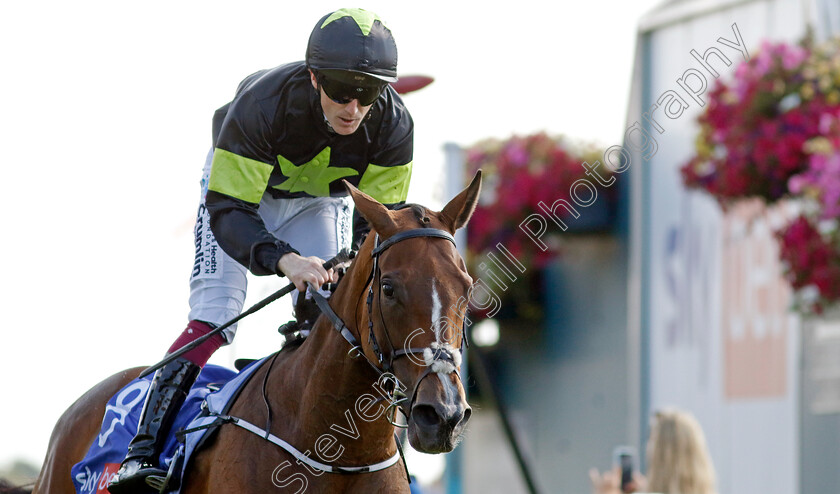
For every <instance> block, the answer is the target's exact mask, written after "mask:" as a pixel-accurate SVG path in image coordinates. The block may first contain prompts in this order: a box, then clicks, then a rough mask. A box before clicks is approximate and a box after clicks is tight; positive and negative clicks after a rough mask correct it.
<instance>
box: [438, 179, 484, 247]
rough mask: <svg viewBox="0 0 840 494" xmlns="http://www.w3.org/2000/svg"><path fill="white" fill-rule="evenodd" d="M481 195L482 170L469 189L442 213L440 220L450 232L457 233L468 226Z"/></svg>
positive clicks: (450, 203)
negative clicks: (456, 231)
mask: <svg viewBox="0 0 840 494" xmlns="http://www.w3.org/2000/svg"><path fill="white" fill-rule="evenodd" d="M480 193H481V170H478V171H477V172H475V176H474V177H473V179H472V182H470V184H469V185H468V186H467V188H466V189H464V190H462V191H461V193H460V194H458V195H457V196H455V197H454V198H452V200H451V201H449V204H447V205H446V206H445V207H444V208H443V211H441V212H440V216H441V218H440V219H441V221H443V223H444V224H445V225H446V226H447V227H449V231H450V232H452V233H455V230H457V229H459V228H461V227H462V226H464V225H466V224H467V222H468V221H469V220H470V216H472V214H473V211H475V206H476V204H478V195H479V194H480Z"/></svg>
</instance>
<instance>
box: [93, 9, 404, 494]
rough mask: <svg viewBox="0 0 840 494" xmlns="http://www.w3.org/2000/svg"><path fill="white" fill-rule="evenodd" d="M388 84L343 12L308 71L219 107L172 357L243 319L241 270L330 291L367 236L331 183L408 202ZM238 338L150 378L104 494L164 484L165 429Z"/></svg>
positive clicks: (220, 338) (367, 28)
mask: <svg viewBox="0 0 840 494" xmlns="http://www.w3.org/2000/svg"><path fill="white" fill-rule="evenodd" d="M396 80H397V46H396V43H395V42H394V38H393V36H392V34H391V31H390V30H389V29H388V28H387V27H386V26H385V24H384V23H383V22H382V20H381V19H380V18H379V17H378V16H377V15H376V14H373V13H371V12H367V11H364V10H361V9H341V10H337V11H335V12H332V13H330V14H327V15H326V16H324V17H323V18H321V19H320V20H319V21H318V23H317V24H316V25H315V28H314V29H313V31H312V34H311V35H310V38H309V43H308V46H307V49H306V60H305V62H303V61H302V62H295V63H289V64H286V65H281V66H279V67H276V68H273V69H268V70H262V71H259V72H257V73H255V74H252V75H250V76H248V77H247V78H246V79H245V80H244V81H242V83H240V85H239V88H238V89H237V91H236V95H235V97H234V98H233V101H231V102H230V103H229V104H227V105H225V106H223V107H222V108H220V109H219V110H217V112H216V114H215V116H214V119H213V149H212V150H211V152H210V153H209V155H208V157H207V162H206V164H205V167H204V174H203V177H202V180H201V185H202V198H201V199H202V200H201V203H200V205H199V208H198V217H197V220H196V226H195V243H196V258H195V264H194V266H193V271H192V275H191V277H190V313H189V323H188V325H187V328H186V329H185V330H184V331H183V333H182V334H181V335H180V336H179V337H178V339H177V340H176V341H175V343H174V344H173V345H172V346H171V347H170V348H169V353H171V352H174V351H176V350H178V349H180V348H181V347H183V346H184V345H186V344H188V343H190V342H192V341H194V340H196V339H197V338H199V337H201V336H203V335H205V334H207V333H208V332H210V331H212V330H213V329H214V328H215V327H218V326H220V325H221V324H223V323H225V322H227V321H228V320H230V319H232V318H233V317H235V316H237V315H239V313H240V312H241V311H242V307H243V304H244V301H245V290H246V271H247V270H250V271H251V273H253V274H254V275H275V274H276V275H280V276H286V277H288V278H289V280H290V281H291V282H292V283H294V285H295V287H296V288H297V290H299V291H300V292H304V291H305V289H306V282H309V283H312V284H313V285H314V286H321V285H323V284H325V283H328V282H336V281H337V278H338V275H337V273H335V272H334V271H333V270H332V269H330V270H325V269H324V268H323V267H322V264H323V263H324V259H329V258H332V257H333V256H335V255H336V254H337V253H338V252H339V251H340V250H341V249H342V248H344V247H350V246H351V242H352V243H353V244H354V245H358V243H360V241H361V237H362V236H363V235H364V233H365V232H366V231H367V230H368V229H369V227H367V225H366V223H365V222H364V220H363V219H362V218H361V217H360V216H359V215H355V218H354V215H353V213H352V201H351V200H350V198H349V197H348V195H347V192H346V190H345V188H344V186H343V184H342V183H341V179H346V180H347V181H348V182H350V183H352V184H353V185H355V186H357V187H358V188H359V189H360V190H362V191H364V192H366V193H367V194H369V195H370V196H372V197H374V198H375V199H377V200H378V201H380V202H382V203H384V204H388V205H395V204H398V203H403V202H405V199H406V196H407V193H408V184H409V180H410V178H411V169H412V160H413V140H414V123H413V121H412V119H411V116H410V115H409V113H408V110H406V108H405V106H404V105H403V102H402V100H401V99H400V97H399V96H398V95H397V93H396V91H394V89H393V88H392V87H391V86H390V85H389V84H388V83H391V82H396ZM298 295H299V293H298ZM298 319H300V316H299V315H298ZM234 334H235V326H232V327H230V328H228V329H226V330H225V331H224V333H223V334H220V335H216V336H214V337H213V338H211V339H209V340H207V341H205V342H204V343H202V344H201V345H199V346H198V347H196V348H194V349H191V350H190V351H188V352H187V353H185V354H184V355H183V356H181V357H180V358H178V359H176V360H174V361H173V362H171V363H169V364H167V365H165V366H164V367H163V368H161V369H160V370H158V371H157V373H155V375H154V378H153V381H152V384H151V386H150V387H149V394H148V396H147V397H146V401H145V403H144V405H143V412H142V415H141V418H140V425H139V428H138V431H137V435H136V436H135V437H134V439H132V441H131V443H130V444H129V448H128V453H127V455H126V458H125V460H124V461H123V462H122V465H121V467H120V469H119V471H118V472H117V475H116V476H115V478H114V480H113V481H112V482H111V484H110V485H109V487H108V489H109V490H110V492H112V493H115V494H119V493H127V492H147V491H148V489H149V488H148V487H147V486H146V479H147V477H149V476H150V475H155V476H158V475H162V476H165V475H166V472H165V471H164V470H162V469H161V468H159V466H158V457H159V455H160V448H161V447H162V444H163V442H164V438H165V437H166V435H167V434H168V432H169V428H170V427H171V424H172V421H173V419H174V417H175V416H176V414H177V412H178V410H179V408H180V407H181V405H182V403H183V400H184V398H185V397H186V394H187V392H188V391H189V389H190V387H191V385H192V384H193V383H194V381H195V379H196V377H197V376H198V374H199V372H200V371H201V368H202V367H203V366H204V364H206V363H207V360H208V359H209V358H210V356H211V355H212V354H213V353H214V352H215V351H216V350H217V349H218V348H219V347H220V346H222V345H224V344H226V343H230V342H231V341H232V339H233V337H234Z"/></svg>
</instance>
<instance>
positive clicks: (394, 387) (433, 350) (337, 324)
mask: <svg viewBox="0 0 840 494" xmlns="http://www.w3.org/2000/svg"><path fill="white" fill-rule="evenodd" d="M418 237H428V238H440V239H445V240H448V241H450V242H452V244H453V245H455V239H454V238H453V237H452V235H451V234H450V233H448V232H446V231H444V230H438V229H434V228H415V229H412V230H405V231H402V232H398V233H396V234H394V235H393V236H391V237H389V238H388V239H386V240H385V241H383V242H382V243H380V242H379V235H378V234H377V235H376V237H375V243H374V248H373V250H372V252H371V256H372V257H373V267H372V269H371V272H370V275H369V276H368V279H367V281H366V282H365V286H366V287H367V305H368V316H369V317H368V320H369V324H368V328H369V337H368V343H369V345H370V346H371V349H372V350H373V352H374V354H375V356H376V359H375V360H372V359H371V358H370V357H369V356H368V354H367V353H366V352H365V351H364V349H363V348H362V345H361V344H359V341H358V340H357V339H356V337H355V336H354V335H353V332H352V331H350V329H349V328H348V327H347V325H346V324H344V321H342V320H341V318H340V317H339V316H338V314H336V313H335V311H333V309H332V307H330V304H329V302H328V301H327V299H326V298H325V297H324V296H323V295H321V294H320V293H319V292H318V290H317V289H316V288H315V287H314V286H313V285H311V284H309V283H307V290H308V292H309V293H310V294H311V295H312V298H313V299H314V300H315V303H316V304H317V305H318V307H319V308H320V309H321V312H322V313H323V314H324V315H325V316H326V317H327V319H329V320H330V322H332V325H333V327H334V328H335V330H336V331H338V332H339V334H341V336H342V337H343V338H344V339H345V340H346V341H347V342H348V343H349V344H350V350H349V351H348V352H347V353H348V355H350V356H351V357H353V358H358V357H359V356H360V355H361V356H363V357H364V358H365V360H366V361H367V362H368V364H370V366H371V368H372V369H373V370H374V371H375V372H376V373H377V374H378V375H379V378H380V381H382V382H387V383H389V384H390V386H389V388H390V389H384V390H383V391H385V393H386V394H387V396H383V397H382V399H383V400H385V399H387V400H388V401H389V406H388V407H387V408H386V411H385V416H386V419H387V420H388V422H389V423H390V424H391V425H393V426H395V427H401V428H404V427H406V426H404V425H402V424H399V423H397V422H396V420H395V416H396V411H397V410H398V409H399V410H400V411H401V412H402V414H403V415H404V416H405V417H406V422H407V421H408V420H409V419H410V417H411V409H412V407H413V405H414V400H415V399H416V397H417V391H418V389H419V388H420V383H422V382H423V380H424V379H425V378H426V377H427V376H428V375H429V374H431V373H432V372H441V373H453V372H454V373H455V375H456V376H458V379H459V380H460V379H461V375H460V373H459V372H458V367H459V364H460V362H459V361H460V351H459V350H455V349H453V348H452V347H451V346H449V345H440V343H439V342H436V343H432V344H431V346H430V347H427V348H406V342H410V340H411V339H412V337H411V335H409V338H408V339H407V340H406V342H404V343H403V348H401V349H399V350H395V347H394V345H393V344H392V342H391V336H390V333H389V332H388V328H387V326H386V325H385V319H384V317H382V314H381V306H380V321H381V322H382V331H383V332H384V334H385V338H386V339H387V340H388V344H389V346H390V347H391V352H390V354H389V355H388V356H387V358H386V356H385V355H384V354H383V352H382V350H381V348H380V346H379V343H378V342H377V341H376V336H375V335H374V331H373V284H374V283H375V282H376V280H378V279H380V275H381V272H380V266H379V264H380V262H379V256H380V255H381V254H382V252H384V251H385V250H387V249H388V248H390V247H391V246H393V245H394V244H397V243H399V242H402V241H403V240H407V239H410V238H418ZM351 258H352V257H351ZM380 290H381V286H380ZM362 293H364V291H363V292H362ZM359 334H360V335H361V332H360V333H359ZM412 334H414V333H412ZM465 345H468V343H467V337H466V334H465V333H464V332H463V327H462V328H461V346H462V348H461V350H463V347H464V346H465ZM415 354H423V360H424V362H425V364H426V365H427V368H426V370H425V371H424V372H423V374H421V375H420V378H419V379H417V382H416V383H415V385H414V391H413V392H412V393H411V395H410V398H409V395H406V394H405V393H403V389H405V386H404V385H403V384H402V383H401V382H400V381H399V379H398V378H397V376H396V375H394V374H393V373H392V372H391V370H393V363H394V361H395V360H396V359H398V358H400V357H405V356H409V355H415ZM456 354H457V356H456ZM276 357H277V354H275V356H274V358H272V363H273V362H274V359H275V358H276ZM436 368H437V370H435V369H436ZM440 368H445V369H446V370H445V371H444V372H442V371H441V370H440ZM270 370H271V369H270V368H269V371H268V372H267V373H266V379H267V378H268V375H269V374H270ZM380 381H377V382H380ZM263 393H264V394H265V383H264V385H263ZM406 402H408V406H407V408H404V405H405V403H406ZM266 403H267V402H266ZM207 414H208V416H211V417H213V421H212V422H210V423H207V424H203V425H200V426H198V427H195V428H193V429H190V430H186V431H183V434H187V433H189V432H194V431H196V430H200V429H203V428H209V427H215V426H218V425H221V424H223V423H232V424H234V425H236V426H238V427H241V428H243V429H245V430H247V431H249V432H251V433H253V434H256V435H258V436H260V437H262V438H263V439H265V440H267V441H269V442H271V443H273V444H275V445H277V446H279V447H281V448H282V449H284V450H286V451H287V452H288V453H289V454H291V455H292V456H294V457H295V458H296V459H297V461H298V463H305V464H307V465H309V466H310V467H312V468H315V469H317V470H321V471H324V472H331V473H345V474H346V473H350V474H352V473H366V472H376V471H380V470H384V469H386V468H390V467H391V466H392V465H394V464H395V463H396V462H397V461H398V460H399V459H400V458H402V456H403V451H402V446H401V444H400V441H399V438H398V437H397V435H396V434H394V436H395V437H396V438H397V440H396V444H397V453H396V454H395V455H394V456H392V457H391V458H389V459H387V460H384V461H381V462H379V463H375V464H373V465H363V466H354V467H340V466H334V465H327V464H324V463H320V462H318V461H316V460H314V459H312V458H310V457H309V454H308V453H309V452H308V451H307V452H306V453H302V452H301V451H300V450H298V449H296V448H295V447H294V446H293V445H291V444H289V443H288V442H286V441H284V440H283V439H281V438H279V437H277V436H275V435H273V434H271V432H270V430H271V411H270V409H269V413H268V421H267V423H266V426H265V428H260V427H258V426H256V425H254V424H252V423H250V422H248V421H247V420H244V419H242V418H240V417H233V416H230V415H226V414H224V413H222V411H221V410H212V409H211V407H208V409H207ZM403 464H404V465H405V461H403ZM406 476H407V478H408V467H407V466H406Z"/></svg>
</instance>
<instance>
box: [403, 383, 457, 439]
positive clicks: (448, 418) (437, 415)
mask: <svg viewBox="0 0 840 494" xmlns="http://www.w3.org/2000/svg"><path fill="white" fill-rule="evenodd" d="M425 377H426V378H425V379H424V380H423V381H421V382H420V383H419V385H418V390H417V396H416V401H415V402H414V403H413V404H412V406H411V413H410V414H409V420H408V441H409V443H411V446H412V447H413V448H414V449H416V450H417V451H420V452H422V453H448V452H450V451H452V450H453V449H455V447H456V446H457V445H458V443H460V442H461V437H462V435H463V433H464V429H465V426H466V424H467V421H469V419H470V415H471V414H472V409H471V408H470V406H469V405H468V404H467V402H466V400H465V399H464V394H465V393H464V388H463V386H462V385H461V380H460V378H459V377H458V376H457V374H455V373H451V374H443V373H432V374H430V375H428V376H425Z"/></svg>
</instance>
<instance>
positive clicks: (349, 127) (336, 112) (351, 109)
mask: <svg viewBox="0 0 840 494" xmlns="http://www.w3.org/2000/svg"><path fill="white" fill-rule="evenodd" d="M309 74H310V77H311V79H312V87H314V88H315V89H316V90H318V91H319V92H320V96H321V109H323V110H324V117H326V119H327V122H329V123H330V126H331V127H332V128H333V130H334V131H335V132H336V133H337V134H341V135H350V134H352V133H353V132H356V130H357V129H358V128H359V125H361V123H362V120H364V119H365V115H367V112H368V110H370V107H371V105H368V106H362V105H360V104H359V100H357V99H354V100H350V102H349V103H343V104H342V103H337V102H335V101H333V100H332V99H330V97H329V96H327V93H325V92H324V89H323V88H319V86H318V81H317V80H316V79H315V75H314V74H312V72H311V71H310V73H309Z"/></svg>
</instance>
